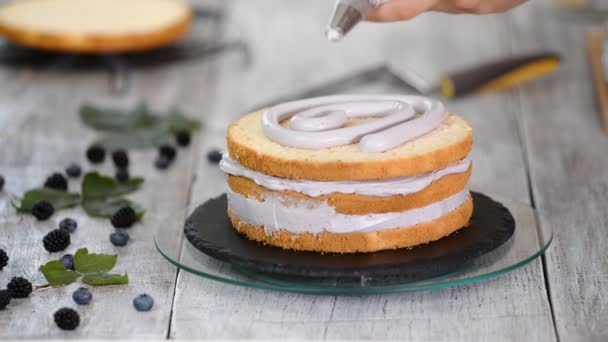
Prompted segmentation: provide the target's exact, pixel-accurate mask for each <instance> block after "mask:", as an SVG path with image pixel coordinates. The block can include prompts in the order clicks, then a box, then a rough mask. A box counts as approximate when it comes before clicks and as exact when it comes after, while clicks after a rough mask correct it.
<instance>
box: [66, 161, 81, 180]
mask: <svg viewBox="0 0 608 342" xmlns="http://www.w3.org/2000/svg"><path fill="white" fill-rule="evenodd" d="M65 173H66V174H67V175H68V177H72V178H78V177H80V175H81V174H82V169H81V168H80V165H78V164H70V165H69V166H68V167H66V168H65Z"/></svg>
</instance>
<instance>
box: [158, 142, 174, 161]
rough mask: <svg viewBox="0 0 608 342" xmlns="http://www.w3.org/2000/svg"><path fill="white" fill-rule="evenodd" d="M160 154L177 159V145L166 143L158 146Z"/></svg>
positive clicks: (170, 158)
mask: <svg viewBox="0 0 608 342" xmlns="http://www.w3.org/2000/svg"><path fill="white" fill-rule="evenodd" d="M158 154H159V155H161V156H165V157H167V158H168V159H169V160H173V159H175V155H176V154H177V151H176V150H175V147H173V146H171V145H167V144H165V145H162V146H161V147H159V148H158Z"/></svg>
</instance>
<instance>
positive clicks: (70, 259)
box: [59, 254, 74, 270]
mask: <svg viewBox="0 0 608 342" xmlns="http://www.w3.org/2000/svg"><path fill="white" fill-rule="evenodd" d="M59 261H61V262H62V263H63V265H64V266H65V268H66V269H68V270H74V256H73V255H72V254H66V255H64V256H62V257H61V258H60V259H59Z"/></svg>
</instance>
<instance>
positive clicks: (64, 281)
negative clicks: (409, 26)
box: [40, 260, 78, 286]
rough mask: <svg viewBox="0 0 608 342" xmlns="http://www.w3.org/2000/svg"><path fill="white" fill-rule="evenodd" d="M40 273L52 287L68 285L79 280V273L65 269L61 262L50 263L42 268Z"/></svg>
mask: <svg viewBox="0 0 608 342" xmlns="http://www.w3.org/2000/svg"><path fill="white" fill-rule="evenodd" d="M40 272H42V274H44V277H45V278H46V280H47V281H48V282H49V285H51V286H61V285H68V284H71V283H73V282H75V281H76V279H78V273H76V271H71V270H68V269H66V268H65V265H64V264H63V263H62V262H61V261H59V260H53V261H49V262H47V263H46V264H44V265H42V266H40Z"/></svg>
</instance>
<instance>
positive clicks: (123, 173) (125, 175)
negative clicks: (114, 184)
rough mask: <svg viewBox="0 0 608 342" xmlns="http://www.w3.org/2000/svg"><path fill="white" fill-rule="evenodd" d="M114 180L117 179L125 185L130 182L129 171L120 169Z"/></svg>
mask: <svg viewBox="0 0 608 342" xmlns="http://www.w3.org/2000/svg"><path fill="white" fill-rule="evenodd" d="M114 178H116V180H117V181H119V182H121V183H124V182H126V181H128V180H129V171H127V169H118V171H116V175H115V176H114Z"/></svg>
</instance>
